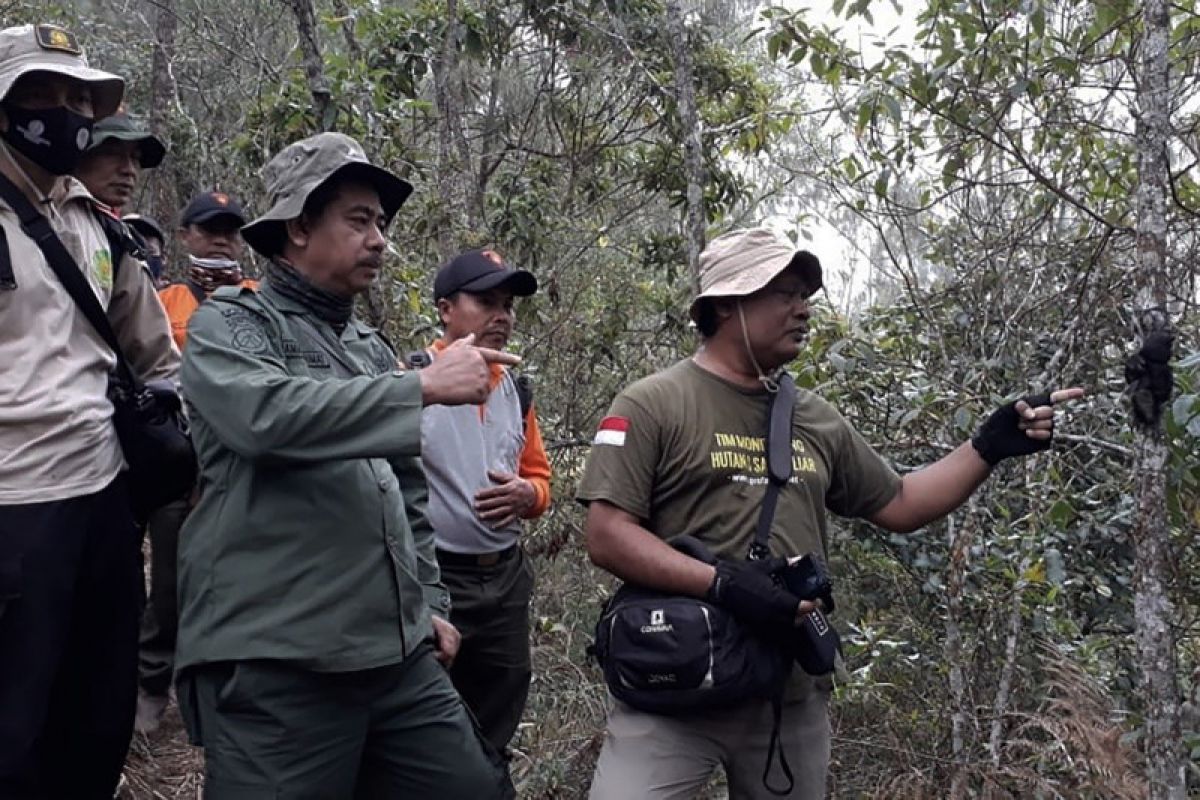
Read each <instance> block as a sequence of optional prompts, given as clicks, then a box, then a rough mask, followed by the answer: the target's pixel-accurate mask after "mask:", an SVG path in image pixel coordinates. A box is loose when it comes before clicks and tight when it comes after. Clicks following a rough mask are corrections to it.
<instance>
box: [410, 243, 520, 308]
mask: <svg viewBox="0 0 1200 800" xmlns="http://www.w3.org/2000/svg"><path fill="white" fill-rule="evenodd" d="M497 286H504V287H505V288H507V289H509V290H510V291H511V292H512V293H513V294H514V295H516V296H517V297H529V295H531V294H533V293H534V292H536V291H537V288H538V282H537V278H535V277H533V273H532V272H526V271H525V270H523V269H513V268H512V267H511V266H509V265H508V264H506V263H504V259H502V258H501V257H500V254H499V253H497V252H496V251H495V250H470V251H468V252H466V253H463V254H461V255H457V256H455V257H454V258H452V259H451V260H450V261H449V262H448V263H447V264H445V265H443V266H442V268H441V269H439V270H438V273H437V277H436V278H434V279H433V299H434V300H435V301H437V300H441V299H442V298H443V297H449V296H450V295H452V294H454V293H455V292H486V291H487V290H488V289H495V288H496V287H497Z"/></svg>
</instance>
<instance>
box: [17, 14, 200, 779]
mask: <svg viewBox="0 0 1200 800" xmlns="http://www.w3.org/2000/svg"><path fill="white" fill-rule="evenodd" d="M123 91H124V82H123V81H122V79H121V78H119V77H117V76H116V75H111V74H108V73H105V72H100V71H99V70H94V69H90V68H89V67H88V65H87V60H86V59H85V58H84V56H83V53H82V51H81V49H80V48H79V44H78V42H77V40H76V39H75V37H74V36H73V35H72V34H70V33H69V32H67V31H65V30H63V29H61V28H57V27H54V26H51V25H37V26H33V25H24V26H19V27H13V28H7V29H4V30H0V174H2V175H3V176H4V178H5V179H6V181H8V182H9V183H10V184H11V185H12V186H13V187H15V191H19V192H20V193H21V194H23V195H24V196H25V198H26V199H27V200H28V201H29V202H30V203H31V204H32V205H33V206H34V207H35V208H36V209H38V210H39V211H41V213H42V214H43V215H45V216H46V217H47V219H48V220H49V222H50V224H51V226H52V227H53V229H54V231H55V233H56V234H57V236H58V238H59V239H61V241H62V242H63V244H64V246H65V248H66V250H67V251H68V252H69V253H70V254H71V256H72V257H73V260H74V261H75V263H76V265H77V266H78V268H79V269H80V270H82V271H83V272H84V274H85V275H86V277H87V281H88V283H89V284H90V285H91V288H92V289H93V291H95V293H96V296H97V298H98V299H99V300H100V303H101V305H102V306H104V307H105V308H106V309H107V312H108V317H109V320H110V321H111V322H112V327H113V328H114V329H115V331H116V333H117V336H118V339H119V341H120V344H121V347H122V349H123V351H124V353H125V356H126V358H127V359H128V360H129V362H130V364H131V366H132V368H133V369H134V371H135V372H137V373H138V375H139V377H141V378H142V379H144V380H152V379H166V380H173V379H174V378H175V375H176V371H177V369H178V364H179V353H178V351H177V350H176V349H175V347H174V345H173V344H172V342H171V337H170V332H169V329H168V327H167V320H166V315H165V313H164V312H163V309H162V306H161V305H160V304H159V302H158V298H157V296H156V294H155V291H154V286H153V284H152V282H151V278H150V275H149V272H148V270H147V269H146V267H145V265H144V264H143V263H142V262H140V261H137V260H135V259H133V258H132V257H129V256H125V257H124V258H122V263H120V264H117V265H114V264H113V263H112V258H111V255H110V252H109V246H108V241H107V237H106V236H105V234H104V231H103V230H102V229H101V227H100V224H99V221H98V217H97V216H96V213H97V212H96V208H95V203H96V201H95V199H94V198H93V197H92V196H91V195H90V194H88V192H87V190H86V189H85V188H84V187H83V185H82V184H80V183H79V182H78V181H76V180H74V179H73V178H69V177H66V176H67V175H68V174H69V173H70V172H71V170H72V169H73V168H74V167H75V166H76V163H77V161H78V159H79V156H80V154H81V153H82V152H83V150H84V148H85V147H86V146H87V144H88V141H89V136H90V132H91V127H92V123H93V122H94V121H95V120H96V119H100V118H103V117H105V116H108V115H109V114H112V113H113V112H114V111H116V109H117V106H118V104H119V103H120V100H121V96H122V94H123ZM0 231H2V232H3V238H4V240H5V243H4V251H5V253H4V254H5V256H6V257H4V258H0V364H2V365H3V367H2V368H0V709H2V711H0V797H5V798H10V797H12V798H18V797H19V798H25V797H38V798H41V797H53V798H72V799H73V800H74V799H75V798H79V800H88V799H89V798H106V799H107V798H110V797H112V794H113V789H114V788H115V786H116V783H117V780H118V778H119V776H120V771H121V764H122V762H123V760H124V757H125V751H126V749H127V748H128V745H129V738H130V735H131V729H132V724H133V711H134V698H135V696H136V695H135V692H136V679H137V637H138V617H139V610H140V605H141V600H142V591H143V590H142V584H141V581H142V563H141V552H140V538H141V537H140V533H139V531H138V529H137V527H136V526H135V524H134V521H133V518H132V515H131V513H130V509H129V498H128V494H127V489H126V486H125V483H124V479H123V477H122V470H123V469H124V459H123V457H122V454H121V446H120V443H119V441H118V440H117V435H116V431H115V429H114V428H113V425H112V421H111V418H112V413H113V409H112V405H111V404H110V403H109V401H108V399H107V396H106V392H107V386H108V375H109V372H110V371H111V370H112V369H113V367H114V366H115V364H116V358H115V355H114V354H113V352H112V351H111V350H110V349H109V348H108V347H107V346H106V345H105V344H104V341H103V340H102V339H101V337H100V335H99V334H98V333H97V332H96V331H95V330H94V329H93V328H92V326H91V325H90V324H89V323H88V321H87V319H86V318H85V317H84V316H83V314H82V313H81V312H80V311H79V310H78V308H77V307H76V304H75V302H74V301H73V300H72V299H71V297H70V295H68V293H67V291H66V290H65V289H64V288H63V285H62V284H61V283H60V282H59V280H58V278H57V277H56V276H55V273H54V272H53V271H51V269H50V267H49V265H48V264H47V262H46V259H45V257H44V256H43V255H42V251H41V249H40V248H39V247H38V245H37V244H36V243H35V242H33V241H32V240H31V239H30V238H29V237H28V236H26V234H25V233H24V231H23V230H22V228H21V226H20V223H19V220H18V218H17V216H16V214H15V213H14V212H13V210H12V208H11V207H10V206H9V204H8V203H6V202H3V201H0Z"/></svg>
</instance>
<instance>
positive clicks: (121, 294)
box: [0, 178, 179, 505]
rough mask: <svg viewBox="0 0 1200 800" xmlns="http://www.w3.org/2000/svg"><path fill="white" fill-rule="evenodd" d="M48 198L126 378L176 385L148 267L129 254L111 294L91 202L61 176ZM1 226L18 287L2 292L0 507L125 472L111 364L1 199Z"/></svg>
mask: <svg viewBox="0 0 1200 800" xmlns="http://www.w3.org/2000/svg"><path fill="white" fill-rule="evenodd" d="M53 198H54V205H55V207H56V209H57V213H55V214H52V215H51V224H52V225H53V226H54V229H55V231H56V232H57V233H58V236H59V238H60V239H61V240H62V242H63V244H64V245H65V246H66V248H67V251H68V252H70V253H71V255H72V256H74V257H75V261H76V263H77V264H78V265H79V267H80V268H81V269H83V271H84V274H85V275H86V276H87V279H88V283H90V284H91V286H92V289H93V290H95V292H96V296H97V297H99V299H100V304H101V305H102V306H103V307H104V308H106V309H107V310H108V318H109V320H110V321H111V322H112V326H113V329H114V330H115V331H116V333H117V338H118V340H119V341H120V343H121V348H122V350H123V351H124V353H125V357H126V358H127V359H128V360H129V362H130V365H131V366H132V367H133V370H134V371H135V372H136V373H137V374H138V375H139V376H140V377H141V378H142V379H144V380H150V379H156V378H167V379H172V380H174V379H175V377H176V373H177V372H178V369H179V351H178V350H176V348H175V345H174V343H172V341H171V333H170V327H169V325H168V323H167V317H166V312H164V311H163V307H162V305H161V304H160V303H159V301H158V296H157V294H156V292H155V290H154V284H153V281H152V279H151V277H150V273H149V270H148V269H147V268H146V266H145V264H143V263H142V262H140V261H138V260H137V259H135V258H133V257H131V256H128V255H127V256H126V257H125V259H124V261H123V262H122V264H121V268H120V270H118V271H117V272H118V278H117V282H116V285H115V286H114V285H113V273H114V271H113V268H112V263H111V261H112V259H111V256H110V254H109V250H108V240H107V238H106V237H105V235H104V231H103V229H102V228H101V227H100V224H99V222H98V221H97V220H96V218H95V212H94V211H93V209H92V204H93V203H94V202H95V201H94V200H93V199H92V197H91V195H89V194H88V192H87V190H86V189H85V188H84V187H83V184H81V183H79V182H78V181H76V180H75V179H73V178H68V179H66V180H65V181H64V182H63V183H62V184H60V186H59V187H58V188H57V189H56V191H55V193H54V195H53ZM0 226H3V228H4V233H5V236H6V238H7V239H8V250H9V255H10V257H11V259H12V265H13V274H14V276H15V278H16V281H17V288H16V289H15V290H12V291H0V505H15V504H20V503H31V502H45V501H50V500H63V499H66V498H70V497H77V496H80V495H85V494H89V493H92V492H96V491H99V490H100V489H103V488H104V487H105V486H106V485H107V484H108V483H109V482H110V481H112V480H113V478H115V477H116V476H117V474H118V473H119V472H120V470H121V469H122V467H123V465H124V461H123V459H122V456H121V449H120V444H119V442H118V441H117V436H116V431H115V430H114V429H113V426H112V423H111V421H110V419H111V417H112V405H111V404H110V403H109V402H108V399H107V397H106V391H107V386H108V373H109V371H110V370H112V369H113V367H114V366H115V365H116V357H115V356H114V355H113V353H112V351H111V350H110V349H109V348H108V347H107V346H106V345H105V344H104V342H103V340H102V339H101V338H100V334H98V333H97V332H96V331H95V330H94V329H93V328H92V326H91V324H90V323H89V322H88V321H87V319H86V318H85V317H84V316H83V313H82V312H80V311H79V310H78V308H77V307H76V305H75V302H74V301H73V300H72V299H71V297H70V295H68V294H67V291H66V289H65V288H63V285H62V284H61V283H60V282H59V280H58V278H57V276H55V274H54V273H53V272H52V271H51V269H50V267H49V265H48V264H47V263H46V260H45V258H44V257H43V256H42V251H41V250H40V249H39V248H38V246H37V245H36V244H35V243H34V242H33V240H31V239H30V238H29V237H27V236H26V235H25V233H24V232H23V231H22V230H21V226H20V222H19V220H18V219H17V216H16V214H15V213H14V212H13V210H12V209H11V208H9V206H8V204H7V203H4V202H3V201H0Z"/></svg>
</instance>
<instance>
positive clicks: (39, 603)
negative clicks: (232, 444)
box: [0, 478, 143, 800]
mask: <svg viewBox="0 0 1200 800" xmlns="http://www.w3.org/2000/svg"><path fill="white" fill-rule="evenodd" d="M140 538H141V537H140V534H139V531H138V529H137V527H136V526H135V525H134V522H133V518H132V516H131V515H130V512H129V502H128V496H127V494H126V489H125V481H124V478H118V479H117V480H116V481H114V482H113V483H112V484H110V485H109V486H108V487H107V488H105V489H104V490H103V491H100V492H98V493H96V494H92V495H86V496H84V497H77V498H72V499H69V500H59V501H54V502H49V503H31V504H26V505H10V506H0V797H2V798H4V799H5V800H16V798H22V799H24V798H56V799H57V798H62V799H63V800H91V798H97V799H98V800H100V799H102V800H109V798H111V797H112V795H113V791H114V790H115V788H116V785H117V781H118V780H119V778H120V774H121V765H122V763H123V762H124V760H125V751H126V750H127V749H128V747H129V740H130V737H131V736H132V734H133V715H134V706H135V702H136V697H137V638H138V616H139V614H140V613H141V606H142V597H143V591H142V555H141V550H140Z"/></svg>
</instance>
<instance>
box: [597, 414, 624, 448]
mask: <svg viewBox="0 0 1200 800" xmlns="http://www.w3.org/2000/svg"><path fill="white" fill-rule="evenodd" d="M628 430H629V420H628V419H627V418H626V417H605V418H604V419H602V420H600V429H599V430H597V431H596V438H595V439H593V440H592V444H593V445H597V444H611V445H614V446H616V447H624V446H625V432H626V431H628Z"/></svg>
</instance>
